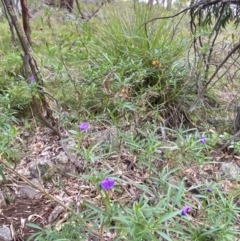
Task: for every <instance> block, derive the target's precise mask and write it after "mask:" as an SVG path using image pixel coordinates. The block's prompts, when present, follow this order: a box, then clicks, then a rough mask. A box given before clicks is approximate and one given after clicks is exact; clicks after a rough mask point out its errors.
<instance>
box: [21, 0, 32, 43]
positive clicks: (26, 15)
mask: <svg viewBox="0 0 240 241" xmlns="http://www.w3.org/2000/svg"><path fill="white" fill-rule="evenodd" d="M21 7H22V22H23V29H24V32H25V34H26V36H27V40H28V42H29V44H31V43H32V41H31V29H30V24H29V13H28V7H27V1H26V0H21Z"/></svg>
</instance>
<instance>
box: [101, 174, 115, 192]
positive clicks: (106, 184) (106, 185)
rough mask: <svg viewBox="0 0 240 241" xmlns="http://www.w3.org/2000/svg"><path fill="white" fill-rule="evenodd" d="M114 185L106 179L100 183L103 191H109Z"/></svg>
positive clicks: (109, 179)
mask: <svg viewBox="0 0 240 241" xmlns="http://www.w3.org/2000/svg"><path fill="white" fill-rule="evenodd" d="M114 184H115V180H113V179H112V178H108V177H107V178H105V179H104V180H102V181H101V182H100V185H101V187H102V188H103V189H104V190H109V189H111V188H113V186H114Z"/></svg>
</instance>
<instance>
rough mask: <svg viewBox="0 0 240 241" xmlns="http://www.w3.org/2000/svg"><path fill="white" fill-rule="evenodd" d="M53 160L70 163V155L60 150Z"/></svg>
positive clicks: (59, 162) (57, 162) (58, 162)
mask: <svg viewBox="0 0 240 241" xmlns="http://www.w3.org/2000/svg"><path fill="white" fill-rule="evenodd" d="M52 162H54V163H56V164H62V165H64V164H67V163H68V157H67V155H66V154H65V153H64V152H60V153H59V154H58V155H57V156H55V157H53V158H52Z"/></svg>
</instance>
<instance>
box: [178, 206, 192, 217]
mask: <svg viewBox="0 0 240 241" xmlns="http://www.w3.org/2000/svg"><path fill="white" fill-rule="evenodd" d="M191 210H192V207H190V206H184V207H183V209H182V212H181V214H182V215H183V216H186V215H187V214H188V213H189V212H190V211H191Z"/></svg>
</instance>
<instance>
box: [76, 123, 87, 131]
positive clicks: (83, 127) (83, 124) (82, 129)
mask: <svg viewBox="0 0 240 241" xmlns="http://www.w3.org/2000/svg"><path fill="white" fill-rule="evenodd" d="M78 128H79V130H80V131H86V130H87V129H88V128H89V125H88V123H87V122H82V123H80V124H79V125H78Z"/></svg>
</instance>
